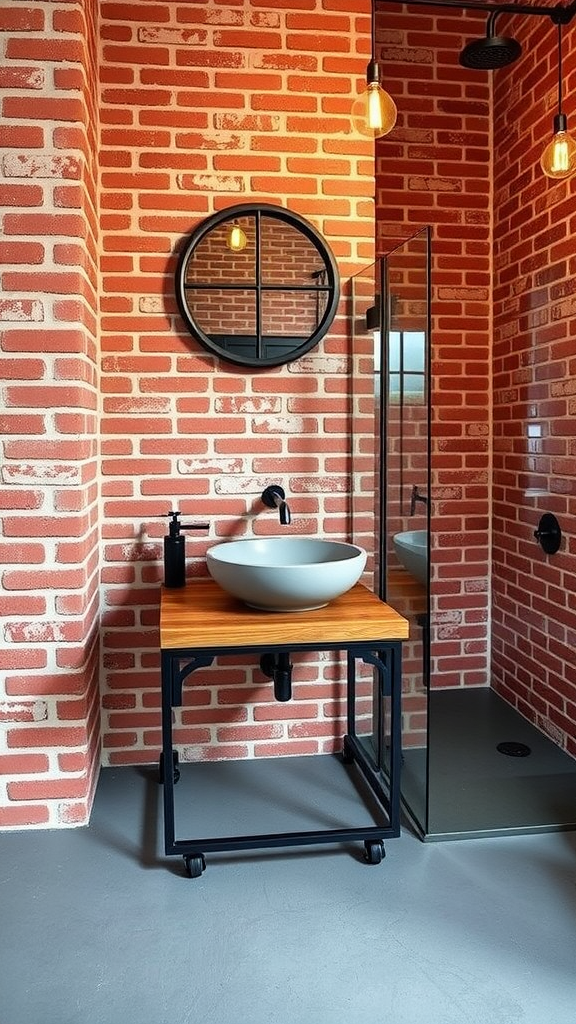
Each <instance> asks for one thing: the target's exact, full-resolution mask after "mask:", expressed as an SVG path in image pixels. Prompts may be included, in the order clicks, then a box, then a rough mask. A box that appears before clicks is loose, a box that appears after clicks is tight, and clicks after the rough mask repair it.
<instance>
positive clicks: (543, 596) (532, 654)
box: [492, 18, 576, 755]
mask: <svg viewBox="0 0 576 1024" xmlns="http://www.w3.org/2000/svg"><path fill="white" fill-rule="evenodd" d="M510 28H511V29H513V30H514V32H515V34H516V35H517V38H518V39H519V40H520V41H521V43H522V45H523V51H524V54H523V57H522V60H521V61H520V62H518V64H517V65H515V68H517V71H515V73H514V75H512V76H509V77H508V78H504V79H498V85H497V87H496V88H495V94H494V98H495V108H494V147H495V148H494V168H495V176H494V189H495V193H494V194H495V224H494V263H495V276H494V341H493V358H494V412H493V415H494V478H493V562H492V566H493V568H492V633H493V679H494V685H495V686H496V688H497V689H498V690H499V691H500V692H501V693H502V694H503V695H504V696H505V697H506V698H507V699H508V700H509V701H511V702H512V703H513V704H515V705H516V706H517V707H518V708H519V710H520V711H521V712H522V713H523V714H524V715H526V716H527V717H528V718H530V719H532V720H533V721H535V723H536V724H537V725H538V726H540V728H542V729H544V730H545V731H546V732H548V733H549V734H550V735H551V736H552V738H553V739H554V740H556V742H558V743H560V744H561V745H562V746H564V747H565V748H566V749H567V750H569V751H570V752H571V753H572V754H575V755H576V671H575V667H574V651H575V650H576V610H575V609H576V600H575V593H576V526H575V523H576V427H575V423H576V419H575V414H576V339H575V337H574V326H575V323H576V299H575V293H576V286H575V284H574V282H575V280H576V245H575V242H574V218H575V213H576V201H575V196H576V193H575V191H574V180H572V181H568V182H553V181H550V180H548V179H547V178H545V177H544V175H543V174H542V173H541V170H540V167H539V159H540V154H541V151H542V149H543V148H544V146H545V145H546V143H547V142H548V141H549V139H550V138H551V136H552V118H553V114H554V113H555V111H556V109H557V70H556V69H557V63H556V60H557V58H556V54H557V49H556V47H557V32H556V28H555V27H554V26H553V25H552V24H550V23H549V22H548V21H547V20H544V19H536V18H525V19H522V21H519V20H516V21H515V22H513V23H511V24H510ZM563 35H564V41H563V56H564V60H563V71H564V96H565V107H564V109H565V111H566V113H567V115H568V124H569V127H570V128H571V130H572V132H573V131H574V128H575V119H576V110H575V107H574V87H575V86H576V36H575V33H574V24H572V25H571V26H569V27H568V28H567V29H565V30H564V33H563ZM544 512H553V513H554V514H555V515H556V516H557V518H558V520H559V523H560V526H561V529H562V532H563V541H562V546H561V548H560V551H559V552H558V553H557V554H555V555H546V554H544V552H543V551H542V550H541V548H540V547H539V546H538V544H537V543H536V541H535V539H534V531H535V529H536V528H537V525H538V521H539V519H540V517H541V515H542V514H543V513H544Z"/></svg>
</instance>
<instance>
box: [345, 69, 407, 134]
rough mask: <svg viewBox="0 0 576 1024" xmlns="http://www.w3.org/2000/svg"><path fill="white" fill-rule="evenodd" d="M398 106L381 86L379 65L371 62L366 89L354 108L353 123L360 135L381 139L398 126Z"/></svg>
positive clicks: (367, 72) (367, 73)
mask: <svg viewBox="0 0 576 1024" xmlns="http://www.w3.org/2000/svg"><path fill="white" fill-rule="evenodd" d="M397 116H398V111H397V109H396V104H395V103H394V100H393V99H392V97H391V96H390V94H389V93H387V92H386V90H385V89H383V88H382V86H381V85H380V71H379V67H378V63H377V62H376V61H375V60H371V61H370V63H369V65H368V68H367V71H366V88H365V90H364V92H362V93H361V94H360V96H359V97H358V99H357V100H356V101H355V103H354V105H353V107H352V123H353V125H354V128H355V129H356V131H357V132H359V133H360V135H365V136H367V137H368V138H370V139H381V138H382V137H383V136H384V135H388V132H391V131H392V129H393V127H394V125H395V124H396V118H397Z"/></svg>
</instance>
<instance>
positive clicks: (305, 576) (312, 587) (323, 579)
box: [206, 537, 366, 612]
mask: <svg viewBox="0 0 576 1024" xmlns="http://www.w3.org/2000/svg"><path fill="white" fill-rule="evenodd" d="M206 563H207V566H208V572H209V573H210V575H211V576H212V579H214V580H215V581H216V583H218V584H219V585H220V586H221V587H222V589H223V590H226V591H227V592H228V593H229V594H232V595H233V596H234V597H239V598H240V600H241V601H244V602H245V604H247V605H250V607H251V608H258V609H260V610H262V611H277V612H297V611H311V610H313V609H315V608H323V607H324V605H326V604H328V603H329V602H330V601H332V600H333V599H334V598H336V597H340V596H341V595H342V594H345V593H346V591H347V590H350V589H351V588H352V587H353V586H354V584H355V583H357V582H358V580H359V579H360V576H361V575H362V572H363V570H364V566H365V564H366V552H365V551H364V549H363V548H361V547H358V546H357V545H356V544H346V543H343V542H340V541H332V540H318V539H310V540H309V539H305V538H300V537H262V538H258V539H250V540H237V541H228V542H223V543H222V544H217V545H216V546H215V547H213V548H209V550H208V551H207V552H206Z"/></svg>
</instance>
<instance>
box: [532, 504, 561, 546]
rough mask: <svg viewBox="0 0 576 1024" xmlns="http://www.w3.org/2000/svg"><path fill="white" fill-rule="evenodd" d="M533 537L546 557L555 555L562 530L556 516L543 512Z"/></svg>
mask: <svg viewBox="0 0 576 1024" xmlns="http://www.w3.org/2000/svg"><path fill="white" fill-rule="evenodd" d="M534 536H535V537H536V540H537V541H538V543H539V545H540V547H541V548H542V550H543V551H545V552H546V554H547V555H555V554H556V552H557V551H558V548H559V547H560V542H561V540H562V530H561V529H560V524H559V522H558V520H557V519H556V516H555V515H553V514H552V512H545V513H544V515H543V516H542V518H541V520H540V522H539V523H538V529H537V530H534Z"/></svg>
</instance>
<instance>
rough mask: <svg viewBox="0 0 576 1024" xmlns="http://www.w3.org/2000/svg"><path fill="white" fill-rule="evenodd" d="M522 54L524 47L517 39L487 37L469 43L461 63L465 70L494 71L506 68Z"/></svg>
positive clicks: (461, 55) (462, 54) (463, 51)
mask: <svg viewBox="0 0 576 1024" xmlns="http://www.w3.org/2000/svg"><path fill="white" fill-rule="evenodd" d="M521 53H522V47H521V46H520V43H519V42H518V41H517V40H516V39H507V38H506V37H505V36H487V37H486V38H485V39H473V40H472V42H471V43H467V44H466V46H465V47H464V49H463V50H462V53H461V54H460V63H461V65H462V67H464V68H473V69H474V70H476V71H494V70H495V69H496V68H505V67H506V65H507V64H512V62H513V61H515V60H517V58H518V57H519V56H520V54H521Z"/></svg>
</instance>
